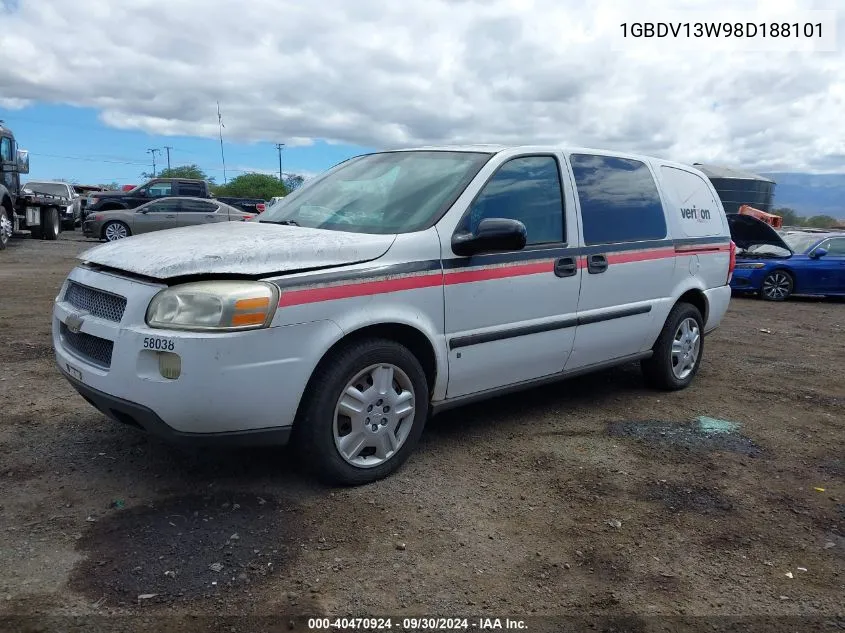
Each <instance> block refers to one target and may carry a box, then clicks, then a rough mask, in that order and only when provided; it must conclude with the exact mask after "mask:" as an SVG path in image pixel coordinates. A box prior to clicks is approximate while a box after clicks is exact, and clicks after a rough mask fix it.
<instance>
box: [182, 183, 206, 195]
mask: <svg viewBox="0 0 845 633" xmlns="http://www.w3.org/2000/svg"><path fill="white" fill-rule="evenodd" d="M179 193H180V194H182V195H183V196H202V195H205V187H203V186H202V185H200V184H198V183H195V182H180V183H179Z"/></svg>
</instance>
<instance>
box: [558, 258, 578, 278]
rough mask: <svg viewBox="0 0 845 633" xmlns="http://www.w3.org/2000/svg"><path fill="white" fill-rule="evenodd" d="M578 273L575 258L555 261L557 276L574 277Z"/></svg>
mask: <svg viewBox="0 0 845 633" xmlns="http://www.w3.org/2000/svg"><path fill="white" fill-rule="evenodd" d="M577 272H578V261H577V260H576V259H575V258H574V257H561V258H560V259H558V260H557V261H555V275H557V276H558V277H574V276H575V274H576V273H577Z"/></svg>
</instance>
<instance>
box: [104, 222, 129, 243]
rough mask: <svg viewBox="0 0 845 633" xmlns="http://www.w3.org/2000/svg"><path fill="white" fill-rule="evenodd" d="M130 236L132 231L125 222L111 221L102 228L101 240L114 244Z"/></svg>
mask: <svg viewBox="0 0 845 633" xmlns="http://www.w3.org/2000/svg"><path fill="white" fill-rule="evenodd" d="M130 235H132V231H131V230H130V229H129V227H128V226H127V225H126V223H125V222H121V221H120V220H112V221H111V222H106V224H105V225H104V226H103V235H102V238H103V239H104V240H106V241H107V242H116V241H117V240H122V239H124V238H126V237H129V236H130Z"/></svg>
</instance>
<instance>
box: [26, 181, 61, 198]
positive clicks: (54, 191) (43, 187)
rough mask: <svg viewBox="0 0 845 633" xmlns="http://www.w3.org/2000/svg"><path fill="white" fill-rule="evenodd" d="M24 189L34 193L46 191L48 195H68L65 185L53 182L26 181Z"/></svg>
mask: <svg viewBox="0 0 845 633" xmlns="http://www.w3.org/2000/svg"><path fill="white" fill-rule="evenodd" d="M24 189H29V190H30V191H35V192H36V193H46V194H47V195H48V196H62V197H63V198H67V197H68V193H67V187H66V186H65V185H60V184H57V183H55V182H28V183H26V184H25V185H24Z"/></svg>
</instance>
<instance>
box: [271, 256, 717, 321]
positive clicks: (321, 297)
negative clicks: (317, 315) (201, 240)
mask: <svg viewBox="0 0 845 633" xmlns="http://www.w3.org/2000/svg"><path fill="white" fill-rule="evenodd" d="M729 250H730V246H727V245H722V244H719V245H702V246H697V245H696V246H690V247H686V246H677V247H672V248H659V249H652V250H643V251H638V252H632V253H611V254H609V255H608V256H607V260H608V263H609V264H627V263H631V262H645V261H650V260H657V259H666V258H669V257H675V256H676V255H677V256H680V255H691V254H698V253H716V252H723V251H724V252H727V251H729ZM586 267H587V256H586V255H582V256H580V257H578V268H586ZM553 271H554V261H552V260H545V261H540V262H528V263H525V264H514V265H506V266H492V267H490V268H481V269H478V270H447V271H445V272H441V271H436V272H433V273H429V274H424V275H412V276H408V277H396V278H393V279H380V280H378V281H363V282H352V283H348V284H341V285H337V286H324V287H321V288H303V289H300V290H284V289H283V290H282V296H281V298H280V299H279V307H286V306H295V305H303V304H306V303H316V302H319V301H334V300H336V299H349V298H352V297H365V296H370V295H376V294H384V293H388V292H400V291H402V290H417V289H419V288H431V287H433V286H440V285H446V284H448V285H453V284H466V283H473V282H476V281H489V280H492V279H507V278H509V277H521V276H524V275H537V274H541V273H550V272H553Z"/></svg>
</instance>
